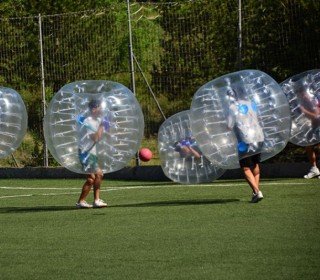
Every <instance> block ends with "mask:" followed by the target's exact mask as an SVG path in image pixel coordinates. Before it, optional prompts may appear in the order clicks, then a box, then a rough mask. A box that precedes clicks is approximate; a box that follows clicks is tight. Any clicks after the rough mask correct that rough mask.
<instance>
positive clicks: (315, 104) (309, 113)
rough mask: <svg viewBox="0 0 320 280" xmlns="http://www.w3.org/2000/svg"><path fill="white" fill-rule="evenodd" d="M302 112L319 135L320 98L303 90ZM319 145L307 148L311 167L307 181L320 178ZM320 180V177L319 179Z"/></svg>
mask: <svg viewBox="0 0 320 280" xmlns="http://www.w3.org/2000/svg"><path fill="white" fill-rule="evenodd" d="M298 98H299V101H300V106H299V108H300V110H301V112H302V113H303V114H304V115H305V116H306V117H307V118H308V119H309V120H310V121H311V128H312V133H314V132H316V133H319V129H320V97H319V96H314V95H313V94H311V93H310V92H308V91H307V90H305V89H303V90H301V91H300V94H299V95H298ZM318 149H319V144H315V145H310V146H307V147H306V148H305V150H306V154H307V157H308V160H309V163H310V165H311V168H310V170H309V172H308V174H306V175H304V178H305V179H311V178H314V177H318V176H320V171H319V169H318V167H317V151H318ZM319 178H320V177H319Z"/></svg>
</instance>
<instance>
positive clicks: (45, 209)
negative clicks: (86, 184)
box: [0, 206, 82, 214]
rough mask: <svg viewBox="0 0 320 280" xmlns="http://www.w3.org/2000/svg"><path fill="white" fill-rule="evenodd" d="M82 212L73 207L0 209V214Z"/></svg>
mask: <svg viewBox="0 0 320 280" xmlns="http://www.w3.org/2000/svg"><path fill="white" fill-rule="evenodd" d="M69 210H82V209H78V208H76V207H75V206H35V207H5V208H0V214H4V213H32V212H52V211H69Z"/></svg>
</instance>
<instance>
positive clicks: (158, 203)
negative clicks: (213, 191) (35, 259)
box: [0, 199, 240, 214]
mask: <svg viewBox="0 0 320 280" xmlns="http://www.w3.org/2000/svg"><path fill="white" fill-rule="evenodd" d="M239 201H240V200H239V199H200V200H171V201H155V202H144V203H133V204H120V205H111V206H108V207H107V208H117V207H161V206H183V205H205V204H226V203H233V202H239ZM74 210H77V211H90V210H92V209H78V208H76V207H75V206H36V207H4V208H0V214H7V213H39V212H57V211H74Z"/></svg>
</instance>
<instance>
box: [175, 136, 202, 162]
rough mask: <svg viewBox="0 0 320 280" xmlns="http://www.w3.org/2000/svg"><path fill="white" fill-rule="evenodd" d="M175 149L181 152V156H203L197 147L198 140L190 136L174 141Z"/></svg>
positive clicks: (198, 157)
mask: <svg viewBox="0 0 320 280" xmlns="http://www.w3.org/2000/svg"><path fill="white" fill-rule="evenodd" d="M173 146H174V150H175V151H176V152H178V153H179V154H180V157H181V158H192V157H193V158H195V159H200V158H201V152H200V151H199V150H198V149H197V146H196V141H195V140H194V139H192V137H190V136H188V137H186V138H184V139H182V140H180V141H177V142H175V143H174V145H173Z"/></svg>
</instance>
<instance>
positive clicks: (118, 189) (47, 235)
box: [0, 179, 320, 280]
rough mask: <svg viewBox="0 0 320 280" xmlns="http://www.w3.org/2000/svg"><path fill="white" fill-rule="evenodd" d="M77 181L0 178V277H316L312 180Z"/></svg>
mask: <svg viewBox="0 0 320 280" xmlns="http://www.w3.org/2000/svg"><path fill="white" fill-rule="evenodd" d="M82 183H83V181H81V180H13V179H12V180H0V190H1V193H0V225H1V227H0V278H1V279H82V278H83V279H130V280H131V279H268V280H270V279H319V275H320V265H319V263H320V202H319V201H320V180H318V179H312V180H303V179H286V180H284V179H282V180H280V179H279V180H276V179H274V180H263V181H262V183H261V186H262V191H263V193H264V196H265V199H264V200H262V201H261V202H259V203H258V204H251V203H249V201H250V198H251V197H250V196H251V195H250V189H249V187H248V185H247V184H246V183H245V182H244V181H243V180H226V181H222V180H218V181H216V182H213V183H212V184H210V185H191V186H186V185H179V184H174V183H171V182H163V183H161V182H137V181H104V182H103V186H102V192H101V197H102V198H103V199H105V200H106V201H107V202H108V204H109V207H108V208H104V209H84V210H83V209H81V210H79V209H76V208H75V206H74V205H75V202H76V200H77V198H78V196H79V194H80V190H81V185H82ZM88 202H92V194H90V199H88Z"/></svg>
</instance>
